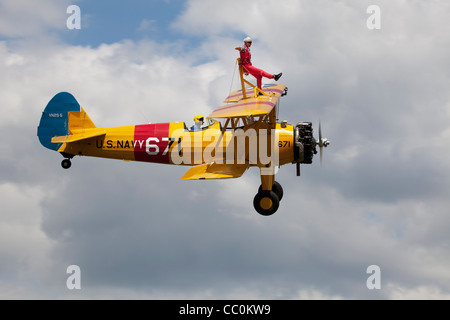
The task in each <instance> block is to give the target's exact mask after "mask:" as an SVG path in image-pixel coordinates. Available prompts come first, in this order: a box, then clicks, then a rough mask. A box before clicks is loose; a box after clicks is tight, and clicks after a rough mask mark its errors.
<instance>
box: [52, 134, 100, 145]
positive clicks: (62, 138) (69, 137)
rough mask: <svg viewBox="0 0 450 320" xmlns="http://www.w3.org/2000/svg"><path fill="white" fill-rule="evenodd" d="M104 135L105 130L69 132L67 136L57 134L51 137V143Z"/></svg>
mask: <svg viewBox="0 0 450 320" xmlns="http://www.w3.org/2000/svg"><path fill="white" fill-rule="evenodd" d="M104 135H106V133H105V132H98V131H97V132H92V133H79V134H70V135H67V136H59V137H53V138H52V143H70V142H77V141H82V140H87V139H91V138H96V137H101V136H104Z"/></svg>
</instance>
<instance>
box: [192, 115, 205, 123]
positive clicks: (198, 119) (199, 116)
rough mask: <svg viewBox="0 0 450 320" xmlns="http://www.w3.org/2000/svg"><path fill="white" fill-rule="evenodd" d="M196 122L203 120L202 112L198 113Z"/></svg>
mask: <svg viewBox="0 0 450 320" xmlns="http://www.w3.org/2000/svg"><path fill="white" fill-rule="evenodd" d="M194 121H195V122H203V116H202V115H201V114H198V115H196V116H195V117H194Z"/></svg>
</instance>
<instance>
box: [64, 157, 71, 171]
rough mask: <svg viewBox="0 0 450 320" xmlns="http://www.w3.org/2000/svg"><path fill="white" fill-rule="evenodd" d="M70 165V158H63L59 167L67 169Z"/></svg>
mask: <svg viewBox="0 0 450 320" xmlns="http://www.w3.org/2000/svg"><path fill="white" fill-rule="evenodd" d="M71 165H72V162H71V161H70V159H64V160H63V161H61V167H63V168H64V169H69V168H70V166H71Z"/></svg>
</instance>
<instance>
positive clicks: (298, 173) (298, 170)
mask: <svg viewBox="0 0 450 320" xmlns="http://www.w3.org/2000/svg"><path fill="white" fill-rule="evenodd" d="M296 164H297V177H300V162H297V163H296Z"/></svg>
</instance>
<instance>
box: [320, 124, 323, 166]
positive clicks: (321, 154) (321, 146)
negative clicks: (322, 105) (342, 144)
mask: <svg viewBox="0 0 450 320" xmlns="http://www.w3.org/2000/svg"><path fill="white" fill-rule="evenodd" d="M319 152H320V166H322V157H323V143H322V126H321V123H320V120H319Z"/></svg>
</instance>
